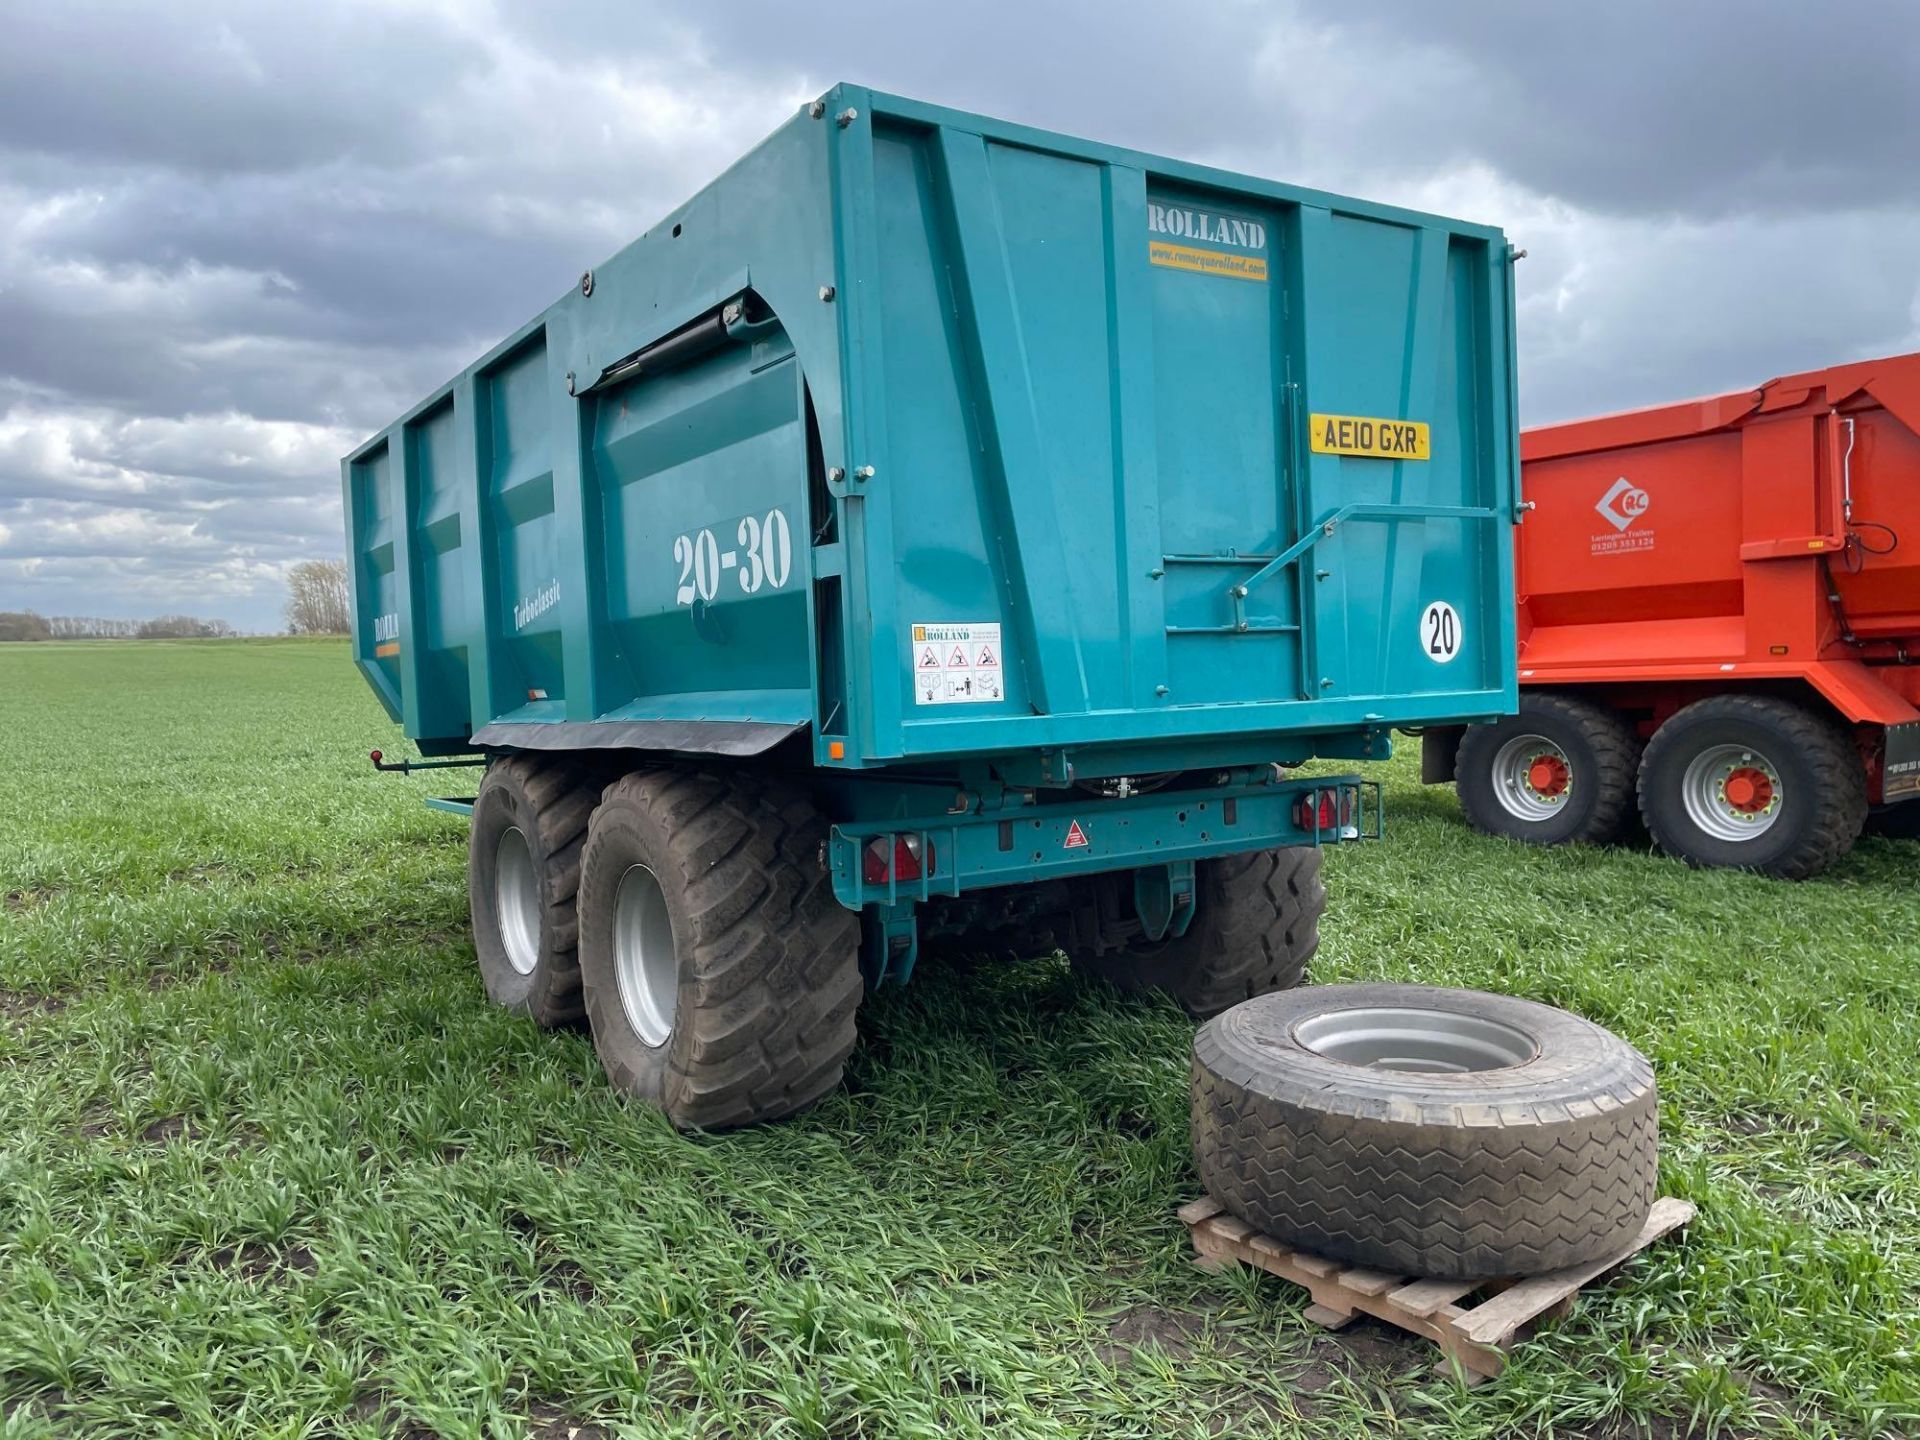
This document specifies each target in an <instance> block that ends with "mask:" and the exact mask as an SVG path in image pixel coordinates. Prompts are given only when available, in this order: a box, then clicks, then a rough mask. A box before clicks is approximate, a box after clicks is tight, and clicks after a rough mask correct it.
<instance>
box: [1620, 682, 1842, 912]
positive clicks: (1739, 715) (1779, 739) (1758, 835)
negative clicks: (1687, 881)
mask: <svg viewBox="0 0 1920 1440" xmlns="http://www.w3.org/2000/svg"><path fill="white" fill-rule="evenodd" d="M1639 789H1640V813H1641V815H1642V816H1643V817H1644V818H1645V820H1646V822H1647V829H1648V830H1649V831H1650V832H1652V835H1653V838H1654V840H1655V842H1656V843H1657V844H1658V845H1659V846H1660V848H1661V849H1662V850H1665V851H1666V852H1667V853H1668V854H1669V855H1677V856H1678V857H1680V858H1681V859H1682V860H1685V861H1686V862H1687V863H1688V864H1690V865H1700V866H1722V867H1727V868H1734V869H1742V870H1758V871H1760V872H1761V873H1762V874H1766V875H1776V876H1779V877H1781V878H1782V879H1787V880H1803V879H1805V878H1806V877H1807V876H1809V875H1815V874H1818V873H1819V872H1820V871H1822V870H1824V869H1826V868H1827V867H1828V866H1829V865H1831V864H1832V863H1833V862H1834V861H1835V860H1838V859H1839V858H1840V857H1841V856H1842V855H1844V854H1846V853H1847V851H1849V850H1851V849H1852V848H1853V842H1854V841H1855V840H1857V839H1859V838H1860V830H1861V827H1862V826H1863V825H1864V824H1865V823H1866V819H1867V775H1866V770H1865V768H1864V767H1863V766H1862V765H1861V763H1860V756H1859V754H1858V752H1857V751H1856V750H1855V749H1854V746H1853V742H1852V739H1851V738H1850V737H1849V736H1848V735H1847V733H1846V732H1845V731H1844V730H1843V729H1841V728H1840V726H1838V725H1836V724H1835V723H1833V721H1831V720H1829V719H1828V718H1827V717H1826V716H1824V715H1819V714H1816V713H1815V712H1813V711H1811V710H1808V709H1806V708H1805V707H1803V706H1800V705H1795V704H1793V703H1791V702H1790V701H1786V700H1779V699H1775V698H1774V697H1772V696H1767V695H1715V696H1713V697H1712V698H1711V699H1707V700H1700V701H1696V702H1695V703H1694V704H1692V705H1689V706H1687V707H1686V709H1684V710H1682V711H1680V712H1679V713H1678V714H1677V715H1675V716H1674V717H1673V718H1672V719H1670V720H1668V721H1667V722H1666V723H1665V724H1664V725H1662V726H1661V727H1660V728H1659V729H1658V730H1656V731H1655V732H1654V736H1653V739H1652V740H1650V741H1649V742H1648V743H1647V750H1646V754H1645V756H1644V757H1643V758H1642V760H1641V763H1640V786H1639Z"/></svg>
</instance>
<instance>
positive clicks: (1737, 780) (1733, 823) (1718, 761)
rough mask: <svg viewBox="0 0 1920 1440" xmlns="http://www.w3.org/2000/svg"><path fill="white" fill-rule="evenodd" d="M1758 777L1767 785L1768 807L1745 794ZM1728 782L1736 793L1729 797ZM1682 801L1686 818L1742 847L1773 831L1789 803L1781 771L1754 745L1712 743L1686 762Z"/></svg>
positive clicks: (1716, 836) (1682, 784) (1766, 803)
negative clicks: (1781, 779)
mask: <svg viewBox="0 0 1920 1440" xmlns="http://www.w3.org/2000/svg"><path fill="white" fill-rule="evenodd" d="M1756 777H1757V778H1758V780H1759V781H1761V782H1763V783H1764V785H1765V787H1766V788H1765V792H1764V804H1763V803H1760V802H1759V800H1757V799H1755V798H1753V797H1751V796H1749V795H1743V794H1741V793H1739V792H1740V790H1741V787H1742V786H1743V785H1745V786H1748V787H1751V786H1752V785H1753V784H1754V783H1755V781H1756ZM1729 782H1731V783H1732V785H1733V787H1734V789H1735V792H1736V793H1735V794H1734V795H1731V796H1730V795H1729V794H1728V788H1729ZM1680 799H1681V801H1682V803H1684V804H1685V806H1686V807H1687V818H1688V819H1689V820H1691V821H1692V822H1693V823H1694V824H1695V825H1698V826H1699V827H1700V828H1701V829H1702V830H1704V831H1706V832H1707V834H1709V835H1711V836H1712V837H1713V838H1714V839H1716V840H1726V841H1729V842H1731V843H1733V844H1736V845H1737V844H1740V843H1741V842H1743V841H1747V840H1757V839H1759V838H1760V836H1762V835H1764V834H1766V833H1767V831H1769V830H1771V829H1772V828H1773V822H1774V821H1776V820H1778V819H1779V818H1780V811H1781V808H1782V806H1783V805H1784V803H1785V792H1784V791H1783V790H1782V788H1781V785H1780V771H1779V769H1778V768H1777V767H1775V765H1774V763H1773V762H1772V761H1771V760H1769V759H1768V758H1767V757H1766V756H1764V755H1762V754H1761V753H1760V752H1759V751H1758V750H1755V749H1754V748H1753V747H1752V746H1751V745H1712V746H1709V747H1708V748H1707V749H1705V750H1702V751H1701V752H1700V753H1699V754H1698V755H1696V756H1694V757H1693V759H1691V760H1690V761H1688V762H1687V769H1686V773H1685V774H1683V775H1682V776H1681V777H1680Z"/></svg>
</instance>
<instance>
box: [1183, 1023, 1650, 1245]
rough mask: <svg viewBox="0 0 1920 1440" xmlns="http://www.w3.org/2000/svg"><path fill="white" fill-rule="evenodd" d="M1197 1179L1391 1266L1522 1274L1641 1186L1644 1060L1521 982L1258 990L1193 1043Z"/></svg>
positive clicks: (1246, 1211) (1238, 1204)
mask: <svg viewBox="0 0 1920 1440" xmlns="http://www.w3.org/2000/svg"><path fill="white" fill-rule="evenodd" d="M1193 1147H1194V1158H1195V1160H1196V1162H1197V1163H1198V1165H1199V1168H1200V1178H1201V1179H1202V1181H1203V1182H1205V1184H1206V1187H1207V1190H1208V1191H1209V1192H1210V1193H1211V1194H1212V1195H1213V1197H1214V1198H1215V1199H1216V1200H1218V1201H1219V1202H1220V1203H1221V1204H1222V1205H1224V1206H1225V1207H1226V1208H1227V1209H1228V1210H1230V1211H1231V1212H1232V1213H1234V1214H1235V1215H1237V1216H1239V1217H1240V1218H1241V1219H1242V1220H1245V1221H1246V1222H1247V1223H1248V1224H1250V1225H1252V1226H1253V1227H1254V1228H1256V1229H1258V1230H1261V1231H1264V1232H1265V1233H1267V1234H1268V1235H1271V1236H1274V1237H1275V1238H1276V1239H1280V1240H1285V1241H1287V1242H1289V1243H1292V1244H1295V1245H1298V1246H1299V1247H1300V1248H1301V1249H1303V1250H1310V1251H1313V1252H1316V1253H1318V1254H1321V1255H1326V1256H1329V1257H1331V1258H1333V1259H1337V1260H1344V1261H1348V1262H1351V1263H1353V1264H1356V1265H1363V1266H1368V1267H1371V1268H1373V1269H1378V1270H1390V1271H1394V1272H1395V1273H1398V1274H1401V1275H1413V1276H1436V1277H1439V1276H1447V1277H1456V1278H1465V1277H1472V1276H1493V1275H1522V1274H1536V1273H1539V1272H1541V1271H1546V1270H1557V1269H1560V1268H1562V1267H1563V1266H1568V1265H1577V1264H1580V1263H1583V1262H1585V1261H1589V1260H1598V1259H1601V1258H1603V1257H1605V1256H1607V1255H1610V1254H1613V1253H1615V1252H1617V1251H1620V1250H1622V1249H1624V1248H1625V1247H1626V1246H1627V1245H1628V1243H1629V1242H1631V1241H1632V1240H1633V1239H1634V1237H1635V1236H1636V1235H1638V1233H1639V1231H1640V1228H1641V1226H1642V1225H1643V1224H1644V1223H1645V1221H1646V1218H1647V1212H1648V1210H1649V1209H1650V1208H1651V1206H1652V1204H1653V1195H1654V1183H1655V1179H1656V1173H1655V1172H1656V1161H1657V1152H1658V1112H1657V1107H1656V1097H1655V1093H1654V1081H1653V1069H1652V1067H1651V1066H1650V1065H1649V1064H1648V1063H1647V1061H1646V1058H1645V1057H1644V1056H1642V1055H1641V1054H1640V1052H1639V1051H1637V1050H1635V1049H1634V1048H1633V1047H1632V1046H1631V1045H1629V1044H1627V1043H1626V1042H1625V1041H1624V1040H1621V1039H1620V1038H1619V1037H1618V1036H1616V1035H1613V1034H1611V1033H1610V1032H1608V1031H1606V1030H1603V1029H1601V1028H1600V1027H1599V1026H1598V1025H1595V1024H1593V1023H1592V1022H1591V1021H1588V1020H1584V1019H1582V1018H1581V1017H1579V1016H1578V1015H1571V1014H1568V1013H1567V1012H1566V1011H1564V1010H1556V1009H1554V1008H1553V1007H1551V1006H1548V1005H1539V1004H1535V1003H1534V1002H1532V1001H1530V1000H1517V999H1514V998H1512V997H1511V996H1506V995H1489V994H1485V993H1482V992H1480V991H1473V990H1443V989H1436V988H1432V987H1428V986H1423V985H1323V986H1315V987H1313V988H1310V989H1305V990H1287V991H1280V992H1277V993H1275V994H1271V995H1262V996H1259V997H1258V998H1256V999H1252V1000H1249V1001H1247V1002H1246V1003H1244V1004H1241V1005H1236V1006H1235V1007H1234V1008H1233V1009H1231V1010H1228V1011H1226V1012H1225V1013H1224V1014H1222V1015H1219V1016H1217V1017H1216V1018H1214V1019H1213V1020H1210V1021H1208V1022H1207V1023H1206V1024H1205V1025H1203V1026H1202V1027H1201V1028H1200V1030H1199V1033H1198V1034H1197V1035H1196V1036H1195V1037H1194V1046H1193Z"/></svg>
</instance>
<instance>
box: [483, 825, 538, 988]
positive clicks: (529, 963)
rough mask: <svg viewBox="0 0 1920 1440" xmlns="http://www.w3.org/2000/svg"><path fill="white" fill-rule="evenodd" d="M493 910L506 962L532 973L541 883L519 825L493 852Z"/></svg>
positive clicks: (519, 972) (518, 970)
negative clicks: (505, 953)
mask: <svg viewBox="0 0 1920 1440" xmlns="http://www.w3.org/2000/svg"><path fill="white" fill-rule="evenodd" d="M493 913H494V916H495V918H496V919H497V920H498V921H499V924H500V943H501V944H502V945H503V946H505V947H506V951H507V963H508V964H509V965H511V966H513V968H514V970H515V972H516V973H518V974H521V975H531V974H532V973H533V967H534V966H535V965H537V964H539V963H540V884H539V881H538V880H537V879H536V878H535V876H534V873H533V850H532V849H531V847H529V846H528V844H527V837H526V836H525V835H523V834H521V833H520V829H519V827H518V826H510V827H508V829H507V830H505V831H504V832H503V833H502V834H501V836H500V844H499V846H498V847H497V848H496V849H495V850H494V852H493Z"/></svg>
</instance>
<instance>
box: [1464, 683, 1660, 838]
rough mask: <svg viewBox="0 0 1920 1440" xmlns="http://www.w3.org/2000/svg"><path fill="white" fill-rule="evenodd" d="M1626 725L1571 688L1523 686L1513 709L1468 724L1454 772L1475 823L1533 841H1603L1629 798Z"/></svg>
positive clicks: (1617, 826)
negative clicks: (1571, 692)
mask: <svg viewBox="0 0 1920 1440" xmlns="http://www.w3.org/2000/svg"><path fill="white" fill-rule="evenodd" d="M1633 766H1634V740H1633V732H1632V731H1631V730H1630V729H1629V728H1628V727H1627V724H1626V722H1625V721H1624V720H1622V719H1621V718H1620V717H1619V716H1618V715H1616V714H1614V712H1613V711H1611V710H1608V709H1606V708H1605V707H1604V706H1600V705H1595V704H1593V703H1592V702H1591V701H1587V700H1581V699H1577V698H1576V697H1574V696H1572V695H1559V694H1555V693H1554V692H1552V691H1550V690H1532V691H1526V692H1523V693H1522V694H1521V697H1520V713H1519V714H1518V715H1509V716H1508V717H1507V718H1506V719H1504V720H1501V721H1499V722H1498V723H1496V724H1493V725H1474V726H1470V727H1469V728H1468V730H1467V732H1466V734H1465V735H1463V736H1462V737H1461V739H1460V756H1459V760H1458V762H1457V764H1456V767H1455V770H1454V775H1455V781H1456V785H1457V788H1458V789H1459V792H1460V808H1461V809H1462V810H1464V811H1466V815H1467V820H1468V822H1469V823H1470V824H1471V825H1472V826H1473V827H1474V829H1476V830H1482V831H1484V832H1486V833H1487V834H1489V835H1504V836H1506V837H1507V838H1508V839H1510V840H1525V841H1527V842H1528V843H1529V844H1533V845H1564V844H1567V843H1569V842H1576V841H1577V842H1581V843H1585V844H1594V845H1598V844H1605V843H1606V842H1607V841H1609V840H1612V839H1615V838H1617V837H1618V835H1619V834H1620V831H1621V829H1622V827H1623V826H1624V825H1625V824H1626V821H1627V818H1628V816H1629V814H1630V813H1631V808H1632V803H1633Z"/></svg>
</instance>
